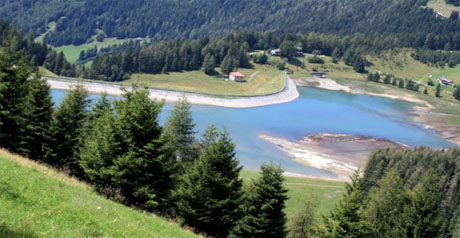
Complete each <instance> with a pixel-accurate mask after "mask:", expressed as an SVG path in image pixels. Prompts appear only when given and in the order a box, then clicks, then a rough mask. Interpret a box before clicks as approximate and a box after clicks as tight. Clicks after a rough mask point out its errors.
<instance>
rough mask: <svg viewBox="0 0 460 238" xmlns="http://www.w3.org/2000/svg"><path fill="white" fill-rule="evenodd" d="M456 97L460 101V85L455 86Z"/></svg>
mask: <svg viewBox="0 0 460 238" xmlns="http://www.w3.org/2000/svg"><path fill="white" fill-rule="evenodd" d="M453 95H454V98H455V99H457V100H458V101H460V86H459V85H457V87H456V88H455V91H454V94H453Z"/></svg>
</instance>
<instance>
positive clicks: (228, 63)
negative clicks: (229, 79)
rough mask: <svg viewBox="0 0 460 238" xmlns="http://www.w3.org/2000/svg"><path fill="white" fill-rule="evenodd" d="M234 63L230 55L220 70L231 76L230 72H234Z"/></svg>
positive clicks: (226, 57)
mask: <svg viewBox="0 0 460 238" xmlns="http://www.w3.org/2000/svg"><path fill="white" fill-rule="evenodd" d="M232 62H233V58H232V56H230V54H227V55H226V56H225V58H224V60H223V61H222V63H221V66H220V70H221V71H222V73H224V74H229V73H230V72H232V71H233V65H232Z"/></svg>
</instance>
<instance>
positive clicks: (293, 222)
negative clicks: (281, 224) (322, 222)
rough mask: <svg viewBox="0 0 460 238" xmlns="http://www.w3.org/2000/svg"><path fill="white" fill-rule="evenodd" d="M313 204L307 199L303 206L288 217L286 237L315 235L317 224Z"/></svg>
mask: <svg viewBox="0 0 460 238" xmlns="http://www.w3.org/2000/svg"><path fill="white" fill-rule="evenodd" d="M316 216H317V214H316V213H315V206H314V205H313V204H312V203H311V202H309V201H307V202H305V204H304V206H303V208H302V209H301V210H300V211H297V213H296V214H295V215H294V216H293V218H292V219H290V221H289V224H288V230H289V233H288V236H287V237H288V238H306V237H316V235H317V232H318V224H317V220H316Z"/></svg>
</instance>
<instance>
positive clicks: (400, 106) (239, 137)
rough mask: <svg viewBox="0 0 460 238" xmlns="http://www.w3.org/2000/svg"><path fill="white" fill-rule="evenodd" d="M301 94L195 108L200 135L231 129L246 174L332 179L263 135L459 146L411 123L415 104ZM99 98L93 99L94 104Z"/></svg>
mask: <svg viewBox="0 0 460 238" xmlns="http://www.w3.org/2000/svg"><path fill="white" fill-rule="evenodd" d="M298 90H299V92H300V94H301V96H300V97H299V98H298V99H296V100H295V101H292V102H289V103H284V104H277V105H271V106H264V107H257V108H247V109H235V108H224V107H213V106H203V105H192V111H193V117H194V119H195V123H196V130H197V132H198V135H201V133H202V132H203V131H204V130H205V129H206V127H207V126H208V125H209V124H210V123H213V124H214V125H216V126H217V127H218V128H219V129H223V128H227V130H228V132H229V134H230V136H231V138H232V139H233V141H234V142H235V143H236V152H237V156H238V159H239V160H240V162H241V164H242V165H244V168H245V169H250V170H257V169H258V168H259V166H260V165H261V164H262V163H264V162H267V161H273V162H274V163H278V164H281V165H282V166H283V167H284V168H285V169H286V171H288V172H292V173H298V174H305V175H311V176H326V177H331V178H334V177H336V175H335V174H333V173H332V172H328V171H324V170H320V169H316V168H312V167H308V166H305V165H302V164H299V163H296V162H294V161H292V160H291V159H290V158H289V156H288V155H287V154H285V153H284V152H282V151H281V150H279V149H278V148H277V147H276V146H274V145H273V144H271V143H270V142H267V141H265V140H263V139H261V138H259V137H258V135H259V134H266V135H269V136H274V137H282V138H286V139H289V140H301V139H303V138H304V137H306V136H308V135H310V134H317V133H338V134H353V135H362V136H372V137H375V138H384V139H389V140H393V141H397V142H400V143H403V144H406V145H409V146H412V147H413V146H420V145H424V146H430V147H434V148H441V147H451V146H454V145H453V144H452V143H451V142H449V141H447V140H445V139H443V138H441V137H439V135H438V134H437V133H436V132H434V131H433V130H429V129H426V128H425V127H424V126H423V125H421V124H418V123H415V122H412V121H409V120H408V118H409V117H410V116H411V115H410V114H409V113H410V111H411V108H412V107H413V106H414V104H412V103H409V102H405V101H400V100H392V99H387V98H382V97H375V96H368V95H362V94H357V95H356V94H349V93H345V92H337V91H329V90H323V89H315V88H307V87H299V88H298ZM64 95H65V91H60V90H52V96H53V98H54V100H55V102H56V104H59V103H60V102H61V101H62V99H63V98H64ZM99 97H100V96H99V95H91V96H90V98H91V99H92V100H93V101H95V100H97V99H98V98H99ZM172 107H173V104H172V103H166V104H165V107H164V110H163V112H162V113H161V115H160V123H164V121H165V120H166V118H167V116H168V115H169V112H170V111H171V109H172Z"/></svg>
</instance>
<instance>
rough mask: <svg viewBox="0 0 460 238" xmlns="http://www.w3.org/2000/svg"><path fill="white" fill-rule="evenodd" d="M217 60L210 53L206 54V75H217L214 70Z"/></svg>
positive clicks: (204, 67)
mask: <svg viewBox="0 0 460 238" xmlns="http://www.w3.org/2000/svg"><path fill="white" fill-rule="evenodd" d="M214 64H215V59H214V56H212V55H211V54H210V53H208V54H206V56H205V57H204V60H203V71H204V73H205V74H208V75H212V74H215V72H216V71H215V70H214V67H215V66H214Z"/></svg>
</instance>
